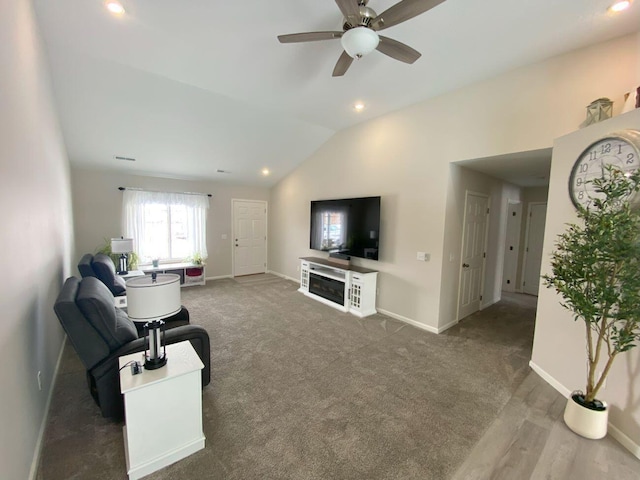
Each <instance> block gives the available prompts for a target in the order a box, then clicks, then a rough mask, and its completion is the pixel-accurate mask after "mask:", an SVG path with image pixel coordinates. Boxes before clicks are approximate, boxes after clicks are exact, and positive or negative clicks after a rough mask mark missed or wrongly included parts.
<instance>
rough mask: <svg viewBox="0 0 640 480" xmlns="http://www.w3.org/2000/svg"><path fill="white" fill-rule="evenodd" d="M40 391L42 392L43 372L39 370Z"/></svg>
mask: <svg viewBox="0 0 640 480" xmlns="http://www.w3.org/2000/svg"><path fill="white" fill-rule="evenodd" d="M38 390H42V372H41V371H40V370H38Z"/></svg>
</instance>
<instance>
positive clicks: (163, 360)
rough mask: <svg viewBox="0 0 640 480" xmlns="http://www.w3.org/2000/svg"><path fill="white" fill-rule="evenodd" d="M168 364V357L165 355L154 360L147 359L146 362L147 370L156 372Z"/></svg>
mask: <svg viewBox="0 0 640 480" xmlns="http://www.w3.org/2000/svg"><path fill="white" fill-rule="evenodd" d="M166 364H167V356H166V355H163V356H161V357H158V358H154V359H153V360H152V359H150V358H146V359H145V362H144V368H145V370H156V369H158V368H161V367H164V366H165V365H166Z"/></svg>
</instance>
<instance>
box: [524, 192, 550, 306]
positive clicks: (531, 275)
mask: <svg viewBox="0 0 640 480" xmlns="http://www.w3.org/2000/svg"><path fill="white" fill-rule="evenodd" d="M546 220H547V204H546V203H530V204H529V215H528V218H527V243H526V247H525V251H524V271H523V273H522V291H523V292H524V293H528V294H530V295H538V289H539V288H540V266H541V265H542V243H543V241H544V224H545V222H546Z"/></svg>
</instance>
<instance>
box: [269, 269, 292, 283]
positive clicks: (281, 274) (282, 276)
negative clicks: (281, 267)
mask: <svg viewBox="0 0 640 480" xmlns="http://www.w3.org/2000/svg"><path fill="white" fill-rule="evenodd" d="M267 273H271V274H273V275H275V276H276V277H280V278H284V279H285V280H289V281H291V282H294V283H300V279H299V278H293V277H290V276H288V275H285V274H284V273H280V272H276V271H273V270H267Z"/></svg>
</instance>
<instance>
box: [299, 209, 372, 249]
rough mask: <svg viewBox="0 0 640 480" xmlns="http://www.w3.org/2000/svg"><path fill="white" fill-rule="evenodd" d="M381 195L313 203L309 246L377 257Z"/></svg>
mask: <svg viewBox="0 0 640 480" xmlns="http://www.w3.org/2000/svg"><path fill="white" fill-rule="evenodd" d="M379 234H380V197H364V198H345V199H341V200H314V201H312V202H311V239H310V242H309V248H311V249H312V250H321V251H323V252H329V253H340V254H343V255H349V256H351V257H360V258H368V259H370V260H378V245H379V244H378V240H379Z"/></svg>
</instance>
